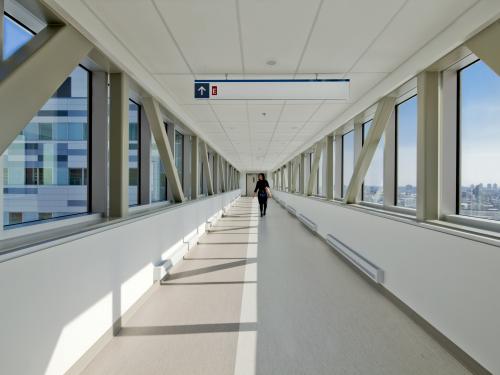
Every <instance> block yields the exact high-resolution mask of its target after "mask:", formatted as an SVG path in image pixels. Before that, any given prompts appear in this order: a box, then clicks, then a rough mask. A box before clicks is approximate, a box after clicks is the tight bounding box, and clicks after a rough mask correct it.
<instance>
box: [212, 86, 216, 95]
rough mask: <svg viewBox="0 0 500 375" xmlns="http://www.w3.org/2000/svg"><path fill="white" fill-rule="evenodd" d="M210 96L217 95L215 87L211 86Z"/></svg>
mask: <svg viewBox="0 0 500 375" xmlns="http://www.w3.org/2000/svg"><path fill="white" fill-rule="evenodd" d="M212 95H217V86H212Z"/></svg>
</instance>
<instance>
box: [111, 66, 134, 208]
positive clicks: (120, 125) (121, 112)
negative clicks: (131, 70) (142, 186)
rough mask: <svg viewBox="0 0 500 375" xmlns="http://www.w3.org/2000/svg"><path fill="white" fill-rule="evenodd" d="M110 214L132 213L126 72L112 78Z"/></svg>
mask: <svg viewBox="0 0 500 375" xmlns="http://www.w3.org/2000/svg"><path fill="white" fill-rule="evenodd" d="M110 84H111V89H110V116H109V133H110V134H109V215H110V216H111V217H123V216H126V215H127V214H128V183H129V181H128V179H129V170H128V143H129V134H128V132H129V129H128V128H129V119H128V101H129V82H128V77H127V76H126V75H125V74H124V73H112V74H111V75H110Z"/></svg>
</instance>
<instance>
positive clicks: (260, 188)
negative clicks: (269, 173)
mask: <svg viewBox="0 0 500 375" xmlns="http://www.w3.org/2000/svg"><path fill="white" fill-rule="evenodd" d="M268 187H269V183H268V182H267V180H259V181H257V185H255V190H254V191H253V192H254V193H256V192H257V190H258V191H259V193H262V192H264V193H266V188H268Z"/></svg>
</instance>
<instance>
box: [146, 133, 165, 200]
mask: <svg viewBox="0 0 500 375" xmlns="http://www.w3.org/2000/svg"><path fill="white" fill-rule="evenodd" d="M150 163H151V165H150V175H149V188H150V194H151V202H159V201H164V200H166V199H167V177H166V175H165V168H164V167H163V163H162V162H161V159H160V153H159V152H158V146H157V145H156V142H155V139H154V137H153V136H151V161H150Z"/></svg>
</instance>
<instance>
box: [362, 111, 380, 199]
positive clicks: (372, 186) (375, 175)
mask: <svg viewBox="0 0 500 375" xmlns="http://www.w3.org/2000/svg"><path fill="white" fill-rule="evenodd" d="M372 123H373V121H372V120H370V121H368V122H365V123H364V124H363V144H364V142H365V139H366V138H367V137H368V132H369V131H370V129H371V127H372ZM362 199H363V201H365V202H371V203H377V204H383V203H384V134H382V137H381V138H380V142H379V143H378V145H377V149H376V150H375V154H374V155H373V159H372V162H371V164H370V166H369V167H368V171H367V172H366V176H365V180H364V182H363V192H362Z"/></svg>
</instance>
